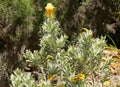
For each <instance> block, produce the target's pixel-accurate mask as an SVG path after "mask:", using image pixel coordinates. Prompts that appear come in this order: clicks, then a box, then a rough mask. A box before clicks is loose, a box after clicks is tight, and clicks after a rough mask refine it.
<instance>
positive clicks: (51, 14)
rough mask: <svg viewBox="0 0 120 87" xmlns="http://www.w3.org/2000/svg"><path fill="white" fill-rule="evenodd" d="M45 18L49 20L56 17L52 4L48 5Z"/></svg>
mask: <svg viewBox="0 0 120 87" xmlns="http://www.w3.org/2000/svg"><path fill="white" fill-rule="evenodd" d="M45 16H46V17H48V18H52V17H54V6H53V5H52V3H48V4H47V6H46V7H45Z"/></svg>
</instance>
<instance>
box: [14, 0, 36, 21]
mask: <svg viewBox="0 0 120 87" xmlns="http://www.w3.org/2000/svg"><path fill="white" fill-rule="evenodd" d="M12 10H13V17H14V18H19V19H26V17H29V16H31V15H32V14H33V12H34V8H33V2H32V0H14V1H13V8H12Z"/></svg>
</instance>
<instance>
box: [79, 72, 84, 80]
mask: <svg viewBox="0 0 120 87" xmlns="http://www.w3.org/2000/svg"><path fill="white" fill-rule="evenodd" d="M77 76H78V78H79V79H84V78H85V75H84V74H82V73H79V74H78V75H77Z"/></svg>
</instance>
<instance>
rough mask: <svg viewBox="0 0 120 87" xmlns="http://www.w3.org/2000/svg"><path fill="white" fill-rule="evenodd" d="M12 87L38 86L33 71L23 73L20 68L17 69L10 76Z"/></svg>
mask: <svg viewBox="0 0 120 87" xmlns="http://www.w3.org/2000/svg"><path fill="white" fill-rule="evenodd" d="M10 80H11V83H12V85H11V87H37V85H36V83H35V81H34V79H33V77H32V75H31V73H23V72H22V71H21V70H20V69H16V70H15V71H14V72H13V74H12V75H11V76H10Z"/></svg>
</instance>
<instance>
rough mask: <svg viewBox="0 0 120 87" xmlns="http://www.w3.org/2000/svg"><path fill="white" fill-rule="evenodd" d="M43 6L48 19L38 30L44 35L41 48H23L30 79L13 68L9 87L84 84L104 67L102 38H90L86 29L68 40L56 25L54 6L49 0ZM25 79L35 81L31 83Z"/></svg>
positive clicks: (103, 41) (57, 24)
mask: <svg viewBox="0 0 120 87" xmlns="http://www.w3.org/2000/svg"><path fill="white" fill-rule="evenodd" d="M45 9H46V13H45V16H46V17H47V18H46V19H45V21H44V22H43V25H42V29H41V30H39V31H40V33H42V35H43V36H42V38H41V39H40V44H39V46H40V50H37V51H34V52H31V51H30V50H26V52H25V54H24V57H25V60H26V63H27V64H26V66H25V67H27V69H28V70H31V69H32V72H29V73H31V74H29V77H30V78H24V76H25V74H23V73H22V72H21V71H19V72H18V70H16V71H14V74H12V75H11V81H12V85H11V86H12V87H18V86H19V85H21V84H23V83H25V84H27V86H25V87H35V86H34V85H36V87H53V86H55V87H85V84H86V82H87V77H88V76H89V75H91V74H93V75H94V74H96V73H97V72H98V71H99V70H100V69H101V68H102V69H103V70H105V68H103V67H102V66H100V62H101V61H102V56H103V50H104V48H105V46H106V42H105V38H104V37H101V38H93V33H92V31H91V30H87V29H86V32H82V33H80V34H79V35H77V36H75V37H74V38H75V40H73V41H72V42H70V41H68V36H67V35H65V34H64V32H63V31H62V29H60V28H59V22H58V21H56V20H55V19H54V18H53V15H54V6H53V5H52V4H51V3H48V4H47V7H46V8H45ZM71 36H72V35H71ZM100 67H101V68H100ZM16 73H20V74H16ZM15 78H16V79H15ZM19 79H20V81H19ZM35 80H37V81H35ZM27 81H28V82H31V81H32V82H34V85H31V84H29V83H27ZM17 82H20V83H19V84H17ZM88 87H89V86H88Z"/></svg>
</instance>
